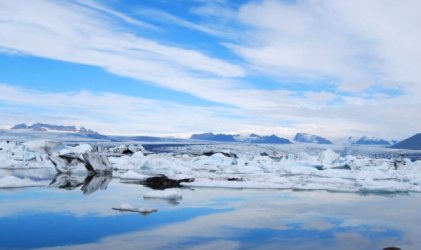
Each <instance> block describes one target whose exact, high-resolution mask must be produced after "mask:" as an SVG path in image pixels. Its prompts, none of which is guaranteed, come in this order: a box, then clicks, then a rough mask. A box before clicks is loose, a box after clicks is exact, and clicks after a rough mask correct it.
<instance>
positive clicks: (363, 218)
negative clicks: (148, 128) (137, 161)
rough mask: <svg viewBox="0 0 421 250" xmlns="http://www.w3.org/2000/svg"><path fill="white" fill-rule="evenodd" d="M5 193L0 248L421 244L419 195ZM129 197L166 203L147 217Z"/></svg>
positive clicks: (123, 188)
mask: <svg viewBox="0 0 421 250" xmlns="http://www.w3.org/2000/svg"><path fill="white" fill-rule="evenodd" d="M81 188H82V187H81V186H79V187H77V188H74V189H73V190H66V189H59V188H51V187H50V188H45V187H43V188H25V189H7V190H5V189H3V190H0V249H29V248H30V249H32V248H40V249H360V250H361V249H367V250H372V249H382V248H384V247H386V246H399V247H401V248H402V249H420V246H421V237H420V231H421V213H420V208H421V195H420V194H411V195H396V196H379V195H366V196H363V195H359V194H348V193H327V192H291V191H281V190H228V189H195V190H190V189H179V192H180V193H181V194H182V195H183V200H181V201H180V202H179V203H178V204H177V203H174V202H173V203H169V202H167V201H165V200H144V199H143V198H142V194H144V193H146V192H148V191H150V190H149V189H148V188H145V187H142V186H139V185H133V184H122V183H119V182H118V179H115V180H112V181H111V182H110V183H109V184H108V187H107V189H106V190H97V191H95V188H92V186H91V187H89V186H88V187H86V186H85V188H84V191H85V193H91V194H89V195H86V194H83V192H82V190H81ZM122 203H129V204H131V205H133V206H135V207H153V208H158V209H159V210H158V212H155V213H152V214H149V215H148V216H143V215H141V214H137V213H124V212H118V211H115V210H112V207H118V206H120V205H121V204H122Z"/></svg>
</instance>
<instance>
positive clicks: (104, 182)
mask: <svg viewBox="0 0 421 250" xmlns="http://www.w3.org/2000/svg"><path fill="white" fill-rule="evenodd" d="M111 180H112V174H111V173H107V174H92V175H88V176H86V177H84V176H80V175H72V174H66V173H59V174H57V175H56V176H55V177H54V178H53V180H52V181H51V182H50V185H49V186H51V187H58V188H61V189H67V190H73V189H76V188H78V187H80V186H82V188H81V190H82V192H83V194H86V195H89V194H92V193H94V192H96V191H97V190H98V189H101V190H106V189H107V186H108V184H109V183H110V182H111Z"/></svg>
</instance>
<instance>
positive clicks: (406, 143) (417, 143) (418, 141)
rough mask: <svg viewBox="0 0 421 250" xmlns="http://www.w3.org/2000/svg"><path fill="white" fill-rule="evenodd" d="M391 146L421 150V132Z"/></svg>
mask: <svg viewBox="0 0 421 250" xmlns="http://www.w3.org/2000/svg"><path fill="white" fill-rule="evenodd" d="M391 148H398V149H412V150H421V133H419V134H416V135H413V136H411V137H409V138H407V139H405V140H403V141H401V142H398V143H396V144H395V145H393V146H391Z"/></svg>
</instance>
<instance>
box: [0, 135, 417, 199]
mask: <svg viewBox="0 0 421 250" xmlns="http://www.w3.org/2000/svg"><path fill="white" fill-rule="evenodd" d="M180 148H181V147H180ZM185 149H186V150H185V151H180V150H179V149H174V150H173V153H155V154H146V153H144V152H145V150H144V149H143V147H141V146H135V145H131V146H126V145H123V146H117V147H111V148H98V147H97V146H92V145H89V144H80V145H77V146H68V145H63V144H60V143H55V142H52V141H32V142H26V143H16V142H12V141H1V142H0V168H12V169H19V168H22V169H24V168H39V167H54V166H55V167H56V169H57V171H58V172H63V173H70V172H72V173H74V172H78V171H81V172H82V171H84V172H86V171H90V172H94V173H97V172H98V173H101V172H108V171H111V170H118V172H119V173H121V172H122V171H128V172H126V173H123V174H121V175H120V176H119V178H120V180H122V181H125V182H129V181H128V180H134V181H145V180H147V179H148V178H156V177H162V176H165V177H166V178H168V180H174V181H176V182H172V181H165V183H167V182H168V183H170V184H171V183H176V184H177V185H173V186H174V187H178V186H189V187H229V188H273V189H292V190H318V189H320V190H329V191H346V192H421V161H411V160H409V159H406V158H404V157H398V158H373V157H368V156H361V155H349V154H348V155H347V154H344V153H342V154H343V155H340V154H339V153H338V152H337V151H336V150H335V151H336V152H335V151H334V150H332V149H321V148H319V149H317V150H307V149H305V148H299V147H297V148H293V150H290V151H288V150H284V149H282V148H277V147H275V146H261V145H247V146H241V145H240V146H235V145H231V144H221V145H197V146H188V147H185ZM117 176H118V175H117ZM152 180H155V179H152ZM180 180H188V182H179V181H180ZM140 184H142V183H140ZM173 186H171V187H173Z"/></svg>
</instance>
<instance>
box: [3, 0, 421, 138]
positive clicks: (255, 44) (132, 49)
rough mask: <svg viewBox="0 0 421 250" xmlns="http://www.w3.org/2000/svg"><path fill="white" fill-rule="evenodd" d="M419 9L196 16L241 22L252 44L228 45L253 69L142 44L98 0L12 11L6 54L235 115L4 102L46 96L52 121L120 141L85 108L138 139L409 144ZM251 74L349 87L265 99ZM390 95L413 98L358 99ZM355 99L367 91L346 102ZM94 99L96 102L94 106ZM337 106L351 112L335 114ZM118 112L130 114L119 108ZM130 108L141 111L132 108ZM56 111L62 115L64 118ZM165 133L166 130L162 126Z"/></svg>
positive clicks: (7, 16)
mask: <svg viewBox="0 0 421 250" xmlns="http://www.w3.org/2000/svg"><path fill="white" fill-rule="evenodd" d="M225 4H226V5H227V4H228V2H227V3H225ZM418 7H419V4H418V3H417V2H415V1H409V0H406V1H400V2H399V3H396V2H394V1H386V2H383V1H370V2H369V3H367V2H366V1H361V2H358V3H356V2H352V4H351V3H350V2H347V3H345V2H338V1H329V0H318V1H297V2H290V3H284V2H281V1H274V0H268V1H263V2H251V3H246V4H244V5H243V6H242V7H241V8H240V9H239V10H236V9H235V8H225V9H224V2H219V3H217V4H215V3H213V4H210V5H209V4H206V3H205V4H204V6H203V7H202V8H196V9H194V10H192V12H193V13H195V14H198V15H203V16H206V18H208V17H209V16H212V15H213V17H212V18H215V13H229V15H228V14H227V15H225V14H223V21H221V23H226V24H230V23H231V22H237V24H238V23H240V24H241V25H242V26H238V27H244V28H245V29H243V30H238V31H237V33H236V34H235V36H233V37H240V38H241V39H237V40H232V41H231V43H230V44H228V45H227V46H228V47H229V48H231V49H232V50H233V51H234V52H235V53H237V54H238V55H239V56H241V57H242V58H243V59H244V61H243V62H242V63H240V65H237V64H234V63H231V62H229V61H226V60H224V59H222V58H218V57H211V56H209V55H208V54H207V53H206V52H204V51H198V50H192V49H187V48H185V47H186V45H185V44H184V45H183V46H180V47H177V46H176V45H174V44H173V45H171V46H170V45H167V44H164V43H163V42H162V41H161V42H158V41H154V40H151V39H148V38H145V37H142V36H141V34H144V32H149V31H151V29H152V30H153V28H154V27H148V23H146V22H144V21H139V20H138V19H134V18H133V17H131V16H127V15H125V14H121V13H119V12H117V11H115V10H112V9H109V8H107V7H104V6H103V5H101V4H98V3H97V2H94V1H89V2H77V3H74V2H57V1H47V0H46V1H32V0H28V1H19V0H17V1H0V33H1V34H2V36H0V52H1V53H5V51H8V53H21V54H27V55H31V56H39V57H44V58H50V59H55V60H62V61H66V62H72V63H80V64H86V65H92V66H97V67H101V68H103V69H105V70H107V71H109V72H111V73H114V74H117V75H122V76H126V77H131V78H133V79H137V80H141V81H145V82H148V83H150V84H154V85H159V86H161V87H165V88H169V89H172V90H176V91H181V92H185V93H188V94H191V95H194V96H196V97H199V98H202V99H206V100H211V101H214V102H217V103H222V104H228V105H230V106H232V107H233V108H229V109H221V108H210V109H207V112H204V113H205V114H206V115H201V114H202V113H203V108H201V107H192V106H188V107H186V106H183V105H181V106H182V107H183V108H181V109H180V110H183V111H185V113H186V114H188V113H189V112H192V114H194V115H195V117H191V116H187V115H175V114H176V110H175V109H171V108H168V107H169V106H174V105H175V106H176V104H174V105H173V104H171V105H170V104H168V103H167V102H159V101H158V104H157V105H155V103H153V104H149V103H148V102H151V101H152V100H147V101H148V102H147V104H145V103H144V101H145V100H144V99H141V98H137V99H136V98H135V100H133V98H128V100H133V102H134V103H137V105H139V106H142V107H143V108H144V109H143V110H138V109H136V108H134V107H131V106H133V105H132V104H130V103H127V102H126V101H124V100H123V99H124V98H125V96H122V95H116V94H109V93H89V92H79V93H74V94H70V93H59V94H48V93H40V92H33V91H29V90H22V89H20V90H18V89H15V90H16V91H17V92H14V93H12V94H11V95H10V96H14V95H15V96H19V95H20V96H22V98H18V99H16V98H15V99H14V100H13V101H11V100H8V98H11V97H10V96H6V95H3V94H2V98H3V99H2V100H3V102H9V103H13V104H12V105H16V106H17V107H21V106H19V105H26V106H28V105H33V103H34V102H31V103H28V101H27V100H30V99H28V98H32V97H33V96H32V95H35V96H36V97H37V98H38V97H39V96H43V97H48V98H46V100H44V99H43V98H39V99H40V101H39V104H36V105H35V106H36V107H42V108H43V109H45V108H48V110H50V112H49V113H48V114H47V113H42V114H43V115H44V116H43V118H45V119H56V120H57V119H58V117H62V118H63V114H65V115H64V116H65V117H66V118H63V119H70V120H72V121H75V122H78V123H81V122H83V123H84V125H85V126H88V125H89V124H91V122H92V125H93V126H92V127H93V128H99V130H102V131H107V132H109V131H110V128H109V125H100V124H99V122H98V121H92V119H90V118H89V115H85V113H86V112H87V110H89V109H84V107H86V106H89V107H91V110H95V111H96V112H97V113H98V114H102V119H99V121H101V122H104V121H106V120H107V119H106V117H107V116H108V117H110V116H111V117H113V115H115V113H117V114H118V115H117V116H118V117H119V119H116V121H119V122H122V121H124V122H125V124H127V125H126V126H125V127H121V132H124V131H126V132H127V133H137V132H139V131H142V132H152V133H167V132H168V133H186V132H194V131H206V130H208V131H211V130H212V131H221V132H223V131H233V132H237V131H244V130H251V129H253V128H258V129H259V131H267V132H271V133H276V134H280V133H282V132H285V131H288V133H293V132H295V131H297V132H309V133H322V134H324V135H327V136H329V135H345V134H346V133H358V134H369V135H375V136H384V135H386V136H387V137H389V138H390V137H392V138H395V137H398V138H402V137H406V136H409V135H411V134H412V133H415V132H419V127H420V126H421V121H420V120H419V119H417V117H419V116H420V115H421V114H420V111H419V107H420V106H421V103H420V100H421V96H420V93H421V87H420V84H419V78H420V77H421V74H420V73H419V71H418V69H419V68H420V67H421V63H420V62H419V60H417V59H418V58H420V57H421V52H420V50H418V49H417V44H419V42H421V36H420V35H419V34H418V31H417V29H416V28H417V27H418V26H417V24H420V23H421V20H420V18H418V16H417V13H418V12H417V10H418V9H419V8H418ZM360 9H361V11H360ZM215 10H218V11H217V12H215ZM45 13H48V15H47V14H45ZM407 13H408V14H407ZM160 14H162V15H163V16H166V18H167V21H170V20H172V21H175V22H176V23H178V25H181V26H183V27H187V28H189V29H202V28H205V29H207V28H208V27H209V26H192V24H193V23H191V22H189V21H185V20H183V19H181V18H178V17H176V16H173V15H169V14H165V13H162V12H160ZM230 16H232V18H231V19H230ZM115 19H118V21H120V22H121V21H124V22H127V23H129V24H131V25H135V26H136V27H138V28H139V30H138V31H139V32H136V34H134V33H131V30H130V29H129V28H127V27H125V26H121V25H119V22H114V21H115ZM206 20H208V19H206ZM227 26H229V25H227ZM143 27H144V28H143ZM216 27H217V26H216ZM234 27H237V26H234ZM143 29H144V30H143ZM227 30H228V32H227V31H226V30H224V29H222V30H215V32H214V33H215V34H226V33H229V32H232V27H229V28H227ZM205 32H206V31H205ZM225 39H226V37H224V40H225ZM225 44H226V43H225ZM249 72H251V74H256V72H260V74H263V75H265V77H273V78H276V79H278V80H280V81H290V80H297V79H298V80H300V81H301V82H304V83H305V84H318V85H320V86H323V84H324V83H325V81H329V84H330V85H331V84H337V89H336V90H332V91H327V90H323V87H321V88H320V89H322V90H320V91H313V90H312V91H307V90H306V89H305V88H304V89H302V90H299V91H293V90H282V89H278V90H263V89H259V87H255V86H254V85H253V84H251V83H250V82H248V81H249V79H248V78H247V76H248V74H249ZM326 79H328V80H326ZM374 83H375V85H373V84H374ZM298 84H299V83H298ZM381 85H383V86H384V87H387V88H392V89H393V88H396V87H397V88H398V89H400V90H401V91H402V93H403V96H395V97H391V96H390V95H385V94H382V93H380V94H379V93H374V94H373V93H364V92H358V91H362V90H364V89H366V88H367V87H368V86H381ZM3 88H5V86H3ZM298 89H299V88H298ZM9 90H10V89H9ZM348 91H352V92H355V91H356V92H355V93H354V94H352V95H345V96H344V95H343V94H344V92H348ZM59 97H63V99H64V100H70V99H74V100H77V101H81V102H80V103H81V105H76V104H75V102H72V101H68V102H66V101H61V100H60V98H59ZM84 99H93V100H95V101H92V102H90V103H87V102H86V101H84ZM47 100H49V103H47ZM106 100H111V102H110V103H113V104H114V105H115V106H118V107H120V108H121V110H124V112H121V111H120V113H118V111H117V110H116V109H112V108H110V109H108V110H106V109H107V108H108V106H104V104H100V102H107V101H106ZM122 100H123V101H122ZM141 100H142V101H141ZM332 101H335V102H338V103H339V104H337V105H336V106H333V105H331V104H332ZM55 102H58V104H57V105H56V104H55ZM118 102H121V103H124V104H125V106H119V103H118ZM152 102H153V101H152ZM82 104H83V105H82ZM48 105H50V106H48ZM73 105H74V106H73ZM153 105H155V106H157V107H161V108H163V107H165V108H163V109H164V110H163V111H162V110H157V109H154V110H153V111H154V112H157V113H156V114H153V112H152V111H151V112H149V113H148V114H145V110H147V109H145V107H146V106H148V107H149V106H153ZM109 106H110V105H109ZM128 106H129V107H130V108H129V109H128V110H126V109H127V107H128ZM51 107H54V108H51ZM9 108H10V107H9ZM59 108H60V112H61V114H60V115H59V112H58V109H59ZM166 108H167V109H166ZM53 109H56V110H54V112H52V111H51V110H53ZM101 109H105V110H101ZM20 110H21V112H22V115H19V113H13V114H12V113H10V112H8V111H7V110H6V111H5V110H4V109H3V113H2V114H1V115H2V117H3V118H5V117H9V119H12V118H11V117H14V118H13V121H17V118H18V117H17V116H19V118H20V119H23V118H24V117H25V115H24V114H26V115H30V114H28V112H25V111H24V110H23V108H20ZM74 110H79V112H78V113H77V112H75V111H74ZM109 110H113V112H109ZM188 111H189V112H188ZM88 112H90V111H88ZM107 112H108V113H107ZM159 112H161V113H162V112H169V113H172V114H174V117H171V116H170V117H171V118H172V120H171V122H163V118H161V119H159V118H158V117H157V116H158V114H159ZM174 112H175V113H174ZM209 112H210V113H211V115H210V113H209ZM227 112H228V114H229V115H227ZM139 114H142V115H143V117H144V118H145V117H146V118H148V119H146V122H144V120H142V122H141V124H142V125H141V126H139V123H140V120H138V119H135V118H133V117H139V116H140V115H139ZM90 115H92V114H90ZM230 115H231V117H230V118H227V117H229V116H230ZM222 117H223V118H222ZM236 117H237V118H236ZM238 117H239V118H238ZM60 119H61V118H60ZM181 119H185V121H181ZM192 119H195V122H194V125H190V124H188V123H189V121H190V122H191V120H192ZM23 120H25V119H23ZM86 123H88V124H86ZM156 123H162V124H163V125H161V127H159V128H156V126H155V124H156ZM103 124H107V123H103ZM398 127H399V128H400V129H399V131H397V129H396V128H398ZM151 128H153V129H151ZM171 130H173V131H171ZM300 130H301V131H300ZM170 131H171V132H170ZM259 131H250V132H259ZM335 133H336V134H335Z"/></svg>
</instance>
